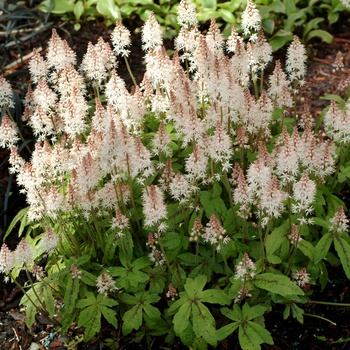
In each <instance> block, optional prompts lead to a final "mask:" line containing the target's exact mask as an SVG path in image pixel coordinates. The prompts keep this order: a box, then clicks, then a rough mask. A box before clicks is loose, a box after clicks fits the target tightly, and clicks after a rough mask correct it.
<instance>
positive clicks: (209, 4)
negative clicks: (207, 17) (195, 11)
mask: <svg viewBox="0 0 350 350" xmlns="http://www.w3.org/2000/svg"><path fill="white" fill-rule="evenodd" d="M216 6H217V0H202V7H203V8H206V9H211V10H215V9H216Z"/></svg>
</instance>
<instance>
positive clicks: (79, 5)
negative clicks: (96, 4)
mask: <svg viewBox="0 0 350 350" xmlns="http://www.w3.org/2000/svg"><path fill="white" fill-rule="evenodd" d="M73 13H74V16H75V18H76V19H77V20H79V19H80V17H81V16H82V14H83V13H84V3H83V2H82V1H81V0H79V1H77V2H76V4H75V6H74V10H73Z"/></svg>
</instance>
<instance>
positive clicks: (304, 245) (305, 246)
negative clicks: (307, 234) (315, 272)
mask: <svg viewBox="0 0 350 350" xmlns="http://www.w3.org/2000/svg"><path fill="white" fill-rule="evenodd" d="M298 249H299V250H301V251H302V252H303V254H304V255H305V256H306V257H308V258H309V259H310V260H311V261H314V256H315V247H314V246H313V245H312V244H311V243H310V242H309V241H306V240H305V239H302V240H301V241H300V242H299V243H298Z"/></svg>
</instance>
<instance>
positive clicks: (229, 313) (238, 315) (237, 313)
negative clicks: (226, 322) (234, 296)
mask: <svg viewBox="0 0 350 350" xmlns="http://www.w3.org/2000/svg"><path fill="white" fill-rule="evenodd" d="M220 311H221V313H222V314H223V315H224V316H226V317H227V318H229V319H230V320H232V321H241V320H242V318H243V315H242V311H241V308H240V307H239V305H238V304H234V305H233V309H232V310H231V309H228V308H227V307H223V308H221V309H220Z"/></svg>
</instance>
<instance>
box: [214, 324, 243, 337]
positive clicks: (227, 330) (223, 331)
mask: <svg viewBox="0 0 350 350" xmlns="http://www.w3.org/2000/svg"><path fill="white" fill-rule="evenodd" d="M238 327H239V322H232V323H230V324H228V325H226V326H224V327H222V328H220V329H218V330H217V331H216V339H217V340H223V339H226V338H228V336H230V335H231V334H232V333H233V332H234V331H235V330H236V329H237V328H238Z"/></svg>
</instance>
